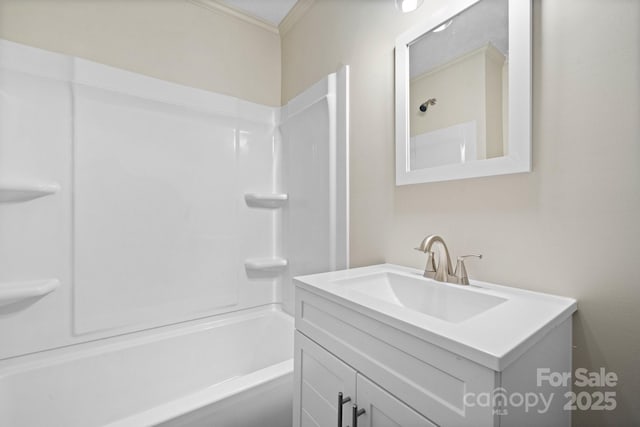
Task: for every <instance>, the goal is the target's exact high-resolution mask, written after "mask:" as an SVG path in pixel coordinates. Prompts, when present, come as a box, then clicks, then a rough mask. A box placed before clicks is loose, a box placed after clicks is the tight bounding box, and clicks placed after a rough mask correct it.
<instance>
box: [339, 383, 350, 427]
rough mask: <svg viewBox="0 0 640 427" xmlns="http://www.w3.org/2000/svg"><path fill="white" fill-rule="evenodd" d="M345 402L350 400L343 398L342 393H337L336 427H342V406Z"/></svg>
mask: <svg viewBox="0 0 640 427" xmlns="http://www.w3.org/2000/svg"><path fill="white" fill-rule="evenodd" d="M347 402H351V398H350V397H349V396H347V397H344V396H343V394H342V392H340V393H338V427H342V406H343V405H344V404H345V403H347Z"/></svg>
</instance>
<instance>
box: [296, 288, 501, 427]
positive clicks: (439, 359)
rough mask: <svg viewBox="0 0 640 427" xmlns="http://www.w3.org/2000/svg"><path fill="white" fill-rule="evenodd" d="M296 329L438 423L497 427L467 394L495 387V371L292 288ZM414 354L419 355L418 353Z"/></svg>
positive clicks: (488, 411) (493, 418)
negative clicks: (466, 401) (467, 403)
mask: <svg viewBox="0 0 640 427" xmlns="http://www.w3.org/2000/svg"><path fill="white" fill-rule="evenodd" d="M295 322H296V329H298V330H300V331H301V332H303V333H304V334H305V335H307V336H308V337H310V338H311V339H313V340H314V341H316V342H317V343H319V344H320V345H321V346H322V347H324V348H326V349H327V350H329V351H330V352H332V353H333V354H335V355H336V356H337V357H339V358H340V359H341V360H343V361H344V362H346V363H347V364H349V365H350V366H352V367H354V368H355V369H357V371H358V372H361V373H362V374H363V375H365V376H366V377H368V378H369V379H371V380H372V381H374V382H376V383H378V384H384V386H385V389H386V390H387V391H389V392H390V393H391V394H393V395H394V396H396V397H397V398H398V399H400V400H401V401H402V402H404V403H406V404H407V405H408V406H410V407H411V408H413V409H414V410H415V411H417V412H418V413H420V414H423V415H425V416H426V417H427V418H429V419H431V420H433V421H434V422H435V423H436V424H438V425H442V426H460V427H462V426H473V427H478V426H497V424H498V418H497V416H495V415H494V413H493V409H492V408H486V407H482V408H481V407H477V406H474V407H465V404H464V396H465V393H475V394H478V393H481V392H487V391H491V390H493V389H494V388H496V387H498V378H499V377H498V375H497V374H496V372H494V371H492V370H490V369H488V368H486V367H484V366H480V365H478V364H476V363H474V362H472V361H470V360H468V359H465V358H462V357H459V356H457V355H455V354H453V353H451V352H449V351H447V350H444V349H442V348H440V347H438V346H435V345H433V344H430V343H428V342H425V341H423V340H421V339H419V338H418V337H416V336H413V335H411V334H408V333H406V332H404V331H402V330H400V329H397V328H395V327H393V326H390V325H388V324H386V323H383V322H380V321H378V320H375V319H373V318H371V317H369V316H367V315H366V314H364V313H362V312H359V311H356V310H354V309H352V308H347V307H345V306H343V305H342V304H339V303H337V302H334V301H330V300H329V299H326V298H322V297H320V296H318V295H316V294H314V293H312V292H309V291H307V290H305V289H302V288H300V287H296V320H295ZM416 355H418V356H416Z"/></svg>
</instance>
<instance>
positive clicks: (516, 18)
mask: <svg viewBox="0 0 640 427" xmlns="http://www.w3.org/2000/svg"><path fill="white" fill-rule="evenodd" d="M444 1H445V5H444V6H442V8H440V9H438V10H437V11H436V12H435V13H434V14H433V15H432V16H430V17H429V18H427V19H426V20H425V21H424V22H422V23H421V24H419V25H417V26H415V27H413V28H411V29H409V30H408V31H406V32H405V33H403V34H402V35H400V36H399V37H398V38H397V39H396V47H395V50H396V52H395V58H396V65H395V67H396V69H395V71H396V185H406V184H419V183H426V182H439V181H450V180H455V179H465V178H475V177H482V176H492V175H503V174H511V173H520V172H531V101H532V91H531V87H532V80H531V76H532V71H531V62H532V61H531V52H532V45H531V40H532V37H531V8H532V6H531V3H532V0H508V1H509V29H508V31H509V106H508V111H509V132H508V147H509V151H508V154H507V155H506V156H502V157H495V158H491V159H484V160H482V161H474V162H469V163H459V164H452V165H443V166H437V167H432V168H424V169H417V170H411V169H410V166H409V154H410V151H409V143H410V132H409V81H410V76H409V71H410V70H409V45H410V44H411V43H412V42H413V41H415V40H416V39H418V38H420V37H421V36H422V35H424V34H425V33H427V32H429V31H431V30H432V29H434V28H436V27H438V26H439V25H441V24H442V23H444V22H446V21H448V20H449V19H451V18H452V17H453V16H455V15H457V14H459V13H461V12H463V11H465V10H466V9H468V8H469V7H471V6H473V5H474V4H476V3H478V2H479V1H482V0H444Z"/></svg>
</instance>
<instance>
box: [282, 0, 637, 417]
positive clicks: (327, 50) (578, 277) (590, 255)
mask: <svg viewBox="0 0 640 427" xmlns="http://www.w3.org/2000/svg"><path fill="white" fill-rule="evenodd" d="M444 2H446V0H431V1H428V2H424V4H423V6H422V7H421V8H420V9H419V10H418V11H416V12H414V13H411V14H407V15H401V14H400V13H399V12H396V11H395V10H394V7H393V2H392V1H391V0H388V1H370V0H350V1H337V0H318V1H317V2H316V3H315V5H314V6H313V8H312V9H311V10H310V11H309V12H308V13H307V14H306V15H305V16H304V17H303V19H302V20H301V21H299V22H298V24H297V25H296V26H295V27H294V28H293V29H292V30H291V31H290V32H289V33H287V34H286V35H285V36H284V37H283V40H282V56H283V69H282V71H283V87H282V94H283V101H284V102H286V101H287V100H289V99H291V98H292V97H293V96H294V95H296V94H297V93H298V92H300V91H302V90H303V89H304V88H306V87H307V86H309V85H310V84H311V83H313V82H315V81H316V80H318V79H320V78H321V77H322V76H324V75H325V74H327V73H329V72H333V71H335V70H336V69H337V67H338V65H339V64H348V65H350V66H351V226H350V230H351V260H352V265H353V266H361V265H367V264H374V263H379V262H383V261H388V262H393V263H398V264H405V265H411V266H415V267H422V266H423V262H424V259H423V256H421V254H419V253H418V252H416V251H414V250H412V248H413V247H415V245H416V244H417V243H418V242H419V241H420V239H422V238H423V237H424V236H425V235H427V234H429V233H439V234H442V235H443V236H444V237H445V238H446V240H447V241H448V242H449V245H450V248H451V249H452V251H453V252H454V253H455V254H464V253H474V252H481V253H483V254H484V255H485V258H484V259H483V260H482V261H479V262H472V263H470V265H469V270H470V273H471V275H472V276H473V277H476V278H479V279H484V280H489V281H494V282H498V283H505V284H509V285H512V286H517V287H522V288H528V289H534V290H539V291H543V292H551V293H555V294H559V295H568V296H572V297H575V298H577V299H578V300H579V310H580V311H579V313H578V314H577V315H576V317H575V320H574V345H575V350H574V366H575V367H587V368H594V369H595V368H598V367H600V366H604V367H607V369H611V370H614V371H616V372H618V374H619V375H620V378H621V380H620V384H619V386H618V387H617V389H616V391H617V402H618V407H617V409H616V410H615V411H614V412H613V413H608V412H601V411H590V412H588V413H583V414H580V413H577V414H575V416H574V425H576V426H604V425H611V426H630V425H638V424H639V423H640V405H638V403H637V400H638V396H640V361H639V356H638V355H640V339H639V338H638V336H639V335H638V327H639V325H640V267H639V266H638V260H639V258H640V222H639V221H640V119H639V118H640V106H639V100H640V86H639V85H640V48H639V44H640V2H639V1H637V0H609V1H602V0H562V1H557V0H534V72H533V75H534V82H533V83H534V96H533V102H534V105H533V135H534V140H533V167H534V171H533V173H530V174H518V175H511V176H499V177H489V178H478V179H470V180H464V181H457V182H445V183H433V184H422V185H411V186H403V187H395V185H394V140H393V139H394V87H393V81H394V71H393V67H394V65H393V64H394V63H393V45H394V41H395V38H396V36H398V35H399V34H400V33H402V32H403V31H404V30H406V29H407V28H409V27H410V26H411V25H413V24H416V23H417V22H419V21H420V20H421V19H423V18H425V17H426V16H428V14H430V13H432V12H433V11H434V10H435V9H436V8H437V7H439V6H440V5H442V4H444ZM443 200H446V203H442V201H443ZM558 398H561V397H558Z"/></svg>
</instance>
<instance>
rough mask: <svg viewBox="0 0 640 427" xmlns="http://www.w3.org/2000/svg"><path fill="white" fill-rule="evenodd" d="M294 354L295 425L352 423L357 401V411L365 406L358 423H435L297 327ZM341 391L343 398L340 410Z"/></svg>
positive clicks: (369, 426)
mask: <svg viewBox="0 0 640 427" xmlns="http://www.w3.org/2000/svg"><path fill="white" fill-rule="evenodd" d="M295 355H296V368H295V371H296V378H295V384H296V388H297V390H298V393H296V394H295V398H294V426H296V427H301V426H305V427H306V426H318V427H322V426H332V427H333V426H336V425H340V426H342V427H348V426H353V425H354V423H353V418H354V414H353V407H354V406H353V405H354V404H355V405H357V406H356V412H357V411H358V410H362V409H364V412H362V413H361V414H360V415H356V418H358V420H357V425H358V426H366V427H390V426H415V427H433V426H435V424H433V423H432V422H430V421H429V420H428V419H426V418H425V417H423V416H422V415H420V414H418V413H417V412H416V411H414V410H413V409H411V408H410V407H408V406H407V405H405V404H404V403H402V402H401V401H400V400H398V399H396V398H395V397H394V396H393V395H391V394H389V393H388V392H386V391H385V390H384V389H382V388H381V387H379V386H378V385H376V384H375V383H373V382H371V381H370V380H368V379H367V378H366V377H364V376H363V375H361V374H359V373H358V372H357V371H356V370H354V369H353V368H351V367H350V366H349V365H347V364H346V363H344V362H342V361H341V360H340V359H338V358H337V357H335V356H333V355H332V354H331V353H329V352H328V351H326V350H325V349H323V348H322V347H320V346H319V345H318V344H316V343H314V342H313V341H312V340H310V339H309V338H307V337H305V336H304V335H303V334H301V333H300V332H297V331H296V334H295ZM340 395H341V396H342V399H343V400H342V402H344V403H343V404H342V413H341V414H340V413H339V404H340V399H339V396H340ZM340 420H341V422H340Z"/></svg>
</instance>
